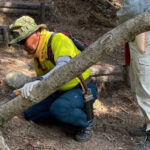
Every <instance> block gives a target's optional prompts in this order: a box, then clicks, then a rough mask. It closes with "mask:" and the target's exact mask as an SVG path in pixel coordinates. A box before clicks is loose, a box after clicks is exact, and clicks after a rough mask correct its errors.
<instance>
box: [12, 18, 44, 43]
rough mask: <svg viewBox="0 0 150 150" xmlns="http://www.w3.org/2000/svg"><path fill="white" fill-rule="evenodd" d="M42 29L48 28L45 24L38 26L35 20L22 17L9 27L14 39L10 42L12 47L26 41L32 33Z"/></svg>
mask: <svg viewBox="0 0 150 150" xmlns="http://www.w3.org/2000/svg"><path fill="white" fill-rule="evenodd" d="M40 28H46V25H45V24H40V25H37V24H36V23H35V21H34V19H33V18H31V17H29V16H22V17H20V18H18V19H17V20H16V21H15V22H14V23H13V24H11V25H10V26H9V30H10V32H12V34H13V37H14V38H13V39H12V40H11V41H10V42H9V44H10V45H12V44H15V43H18V42H20V41H21V40H24V39H26V38H27V37H28V36H30V35H31V34H32V33H34V32H35V31H37V30H38V29H40Z"/></svg>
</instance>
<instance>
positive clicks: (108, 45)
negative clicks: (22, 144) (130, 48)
mask: <svg viewBox="0 0 150 150" xmlns="http://www.w3.org/2000/svg"><path fill="white" fill-rule="evenodd" d="M148 30H150V13H144V14H141V15H139V16H138V17H136V18H134V19H131V20H129V21H127V22H125V23H124V24H122V25H120V26H118V27H116V28H114V29H113V30H111V31H109V32H108V33H106V34H104V35H103V36H102V37H100V38H99V39H98V40H97V41H95V42H94V43H93V44H91V45H90V46H89V47H88V48H87V50H85V51H83V52H82V53H81V54H79V55H78V56H76V57H75V58H74V59H72V60H71V61H70V62H69V63H68V64H66V65H64V66H63V67H61V68H60V69H58V70H56V71H55V72H53V74H52V75H51V76H50V77H49V78H47V79H44V80H42V81H41V82H40V83H39V84H38V85H37V86H35V88H34V89H33V90H32V91H31V96H30V98H29V99H30V100H33V101H34V102H31V101H30V100H29V99H23V98H22V97H21V96H18V97H16V98H15V99H13V100H11V101H10V102H8V103H6V104H4V105H2V106H0V116H1V117H0V118H1V125H2V124H3V123H4V122H5V121H7V120H9V119H11V118H12V117H13V116H15V115H17V114H19V113H21V112H22V111H23V110H24V109H26V108H27V107H29V106H31V105H33V104H34V103H37V102H40V101H41V100H43V99H44V98H46V97H47V96H49V95H50V94H52V93H53V92H55V91H56V90H57V89H58V88H59V87H60V86H62V85H63V84H65V83H66V82H68V81H70V80H71V79H73V78H75V77H77V76H79V75H80V74H81V73H82V72H84V71H85V70H86V69H87V68H89V67H90V66H92V65H93V64H96V63H97V62H98V61H100V59H101V58H102V57H103V55H105V54H109V55H110V53H112V52H113V51H115V50H116V49H117V48H118V47H120V46H122V45H123V44H124V43H125V42H127V41H128V40H129V39H134V37H135V35H137V34H139V33H141V32H144V31H148Z"/></svg>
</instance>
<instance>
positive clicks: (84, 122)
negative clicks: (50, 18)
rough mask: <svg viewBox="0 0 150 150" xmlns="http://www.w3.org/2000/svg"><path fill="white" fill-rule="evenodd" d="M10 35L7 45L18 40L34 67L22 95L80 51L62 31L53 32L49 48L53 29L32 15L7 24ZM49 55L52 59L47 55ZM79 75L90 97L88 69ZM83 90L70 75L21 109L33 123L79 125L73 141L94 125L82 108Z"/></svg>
mask: <svg viewBox="0 0 150 150" xmlns="http://www.w3.org/2000/svg"><path fill="white" fill-rule="evenodd" d="M9 29H10V31H11V32H12V34H13V36H14V38H13V39H12V40H11V41H10V45H13V44H18V45H20V47H21V48H23V49H24V50H25V51H26V52H27V53H28V55H29V56H30V57H31V58H34V69H35V71H36V73H37V76H38V78H37V80H35V81H33V82H29V83H26V84H25V85H24V86H23V87H22V88H21V89H20V91H21V95H22V97H24V98H28V97H29V96H30V91H31V90H32V88H33V87H34V86H35V85H37V84H38V83H39V82H40V80H42V79H45V78H47V77H49V76H50V75H51V74H52V73H53V72H54V71H55V70H56V69H59V68H60V67H61V66H63V65H64V64H66V63H68V62H69V61H70V60H71V59H72V58H74V57H75V56H76V55H78V54H79V53H80V51H79V50H78V49H77V47H76V46H75V45H74V43H73V42H72V40H71V39H70V38H69V37H67V36H66V35H64V34H63V33H57V34H56V35H55V36H54V37H53V39H52V41H51V48H50V47H49V46H48V43H49V40H50V37H51V35H52V33H53V32H49V31H47V30H46V25H44V24H41V25H37V24H36V23H35V21H34V19H33V18H31V17H29V16H22V17H20V18H18V19H17V20H16V21H15V22H14V23H13V24H11V25H10V26H9ZM52 57H53V60H52V59H51V58H52ZM82 77H83V78H84V80H85V81H87V87H88V89H90V91H91V93H92V95H93V99H92V103H93V102H94V101H95V99H96V98H97V88H96V85H95V84H94V83H93V82H92V81H91V80H89V79H90V70H89V69H87V70H86V71H85V72H83V73H82ZM82 93H83V91H82V88H81V86H80V80H79V78H74V79H72V80H71V81H69V82H67V83H66V84H65V85H63V86H62V87H60V89H59V90H58V91H56V92H54V93H53V94H51V95H49V96H48V97H47V98H46V99H44V100H42V101H41V102H39V103H38V104H35V105H33V106H31V107H30V108H28V109H27V110H25V111H24V116H25V118H26V119H27V120H32V121H33V122H35V123H49V122H51V121H52V120H57V121H58V122H61V123H66V124H70V125H73V126H75V127H81V130H80V131H79V132H78V133H77V134H76V136H75V138H76V140H77V141H80V142H82V141H88V140H89V139H90V138H91V136H92V132H93V128H94V126H95V125H96V119H95V117H93V118H92V119H90V120H89V119H88V116H87V113H86V112H85V111H84V110H85V102H84V96H83V95H82Z"/></svg>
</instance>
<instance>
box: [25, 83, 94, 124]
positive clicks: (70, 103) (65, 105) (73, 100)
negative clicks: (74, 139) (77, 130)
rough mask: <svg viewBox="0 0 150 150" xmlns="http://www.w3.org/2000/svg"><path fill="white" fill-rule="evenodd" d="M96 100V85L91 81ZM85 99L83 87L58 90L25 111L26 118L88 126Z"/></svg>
mask: <svg viewBox="0 0 150 150" xmlns="http://www.w3.org/2000/svg"><path fill="white" fill-rule="evenodd" d="M88 88H90V89H91V91H92V93H93V96H94V99H93V102H94V100H95V99H96V98H97V88H96V85H95V84H94V83H93V82H92V81H91V82H90V83H89V84H88ZM83 108H84V99H83V95H82V89H81V88H73V89H71V90H68V91H63V92H62V91H56V92H55V93H53V94H51V95H50V96H48V97H47V98H46V99H44V100H43V101H41V102H39V103H38V104H35V105H33V106H31V107H30V108H28V109H27V110H25V111H24V115H25V118H26V119H27V120H32V121H33V122H35V123H49V122H51V121H52V120H54V119H55V120H57V121H59V122H62V123H67V124H71V125H74V126H80V127H87V126H88V122H87V115H86V113H85V112H84V111H83Z"/></svg>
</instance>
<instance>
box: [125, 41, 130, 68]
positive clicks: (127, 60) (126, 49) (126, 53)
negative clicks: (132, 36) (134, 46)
mask: <svg viewBox="0 0 150 150" xmlns="http://www.w3.org/2000/svg"><path fill="white" fill-rule="evenodd" d="M124 60H125V65H126V66H129V65H130V49H129V43H125V45H124Z"/></svg>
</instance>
